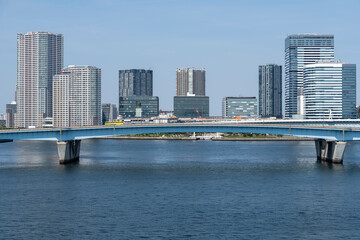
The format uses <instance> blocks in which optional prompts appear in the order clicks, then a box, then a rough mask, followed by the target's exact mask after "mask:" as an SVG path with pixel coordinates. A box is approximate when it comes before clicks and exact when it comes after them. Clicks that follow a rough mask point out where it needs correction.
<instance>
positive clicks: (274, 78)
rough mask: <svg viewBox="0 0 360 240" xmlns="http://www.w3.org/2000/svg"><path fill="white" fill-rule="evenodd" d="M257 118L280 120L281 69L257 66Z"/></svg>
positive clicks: (275, 66) (272, 66)
mask: <svg viewBox="0 0 360 240" xmlns="http://www.w3.org/2000/svg"><path fill="white" fill-rule="evenodd" d="M259 116H261V117H276V118H282V67H281V66H279V65H276V64H268V65H262V66H259Z"/></svg>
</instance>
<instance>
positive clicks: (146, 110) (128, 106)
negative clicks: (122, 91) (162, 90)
mask: <svg viewBox="0 0 360 240" xmlns="http://www.w3.org/2000/svg"><path fill="white" fill-rule="evenodd" d="M119 115H120V116H121V117H122V118H151V117H156V116H158V115H159V98H158V97H153V96H132V97H120V98H119Z"/></svg>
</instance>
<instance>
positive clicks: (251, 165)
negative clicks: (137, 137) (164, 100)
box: [0, 140, 360, 239]
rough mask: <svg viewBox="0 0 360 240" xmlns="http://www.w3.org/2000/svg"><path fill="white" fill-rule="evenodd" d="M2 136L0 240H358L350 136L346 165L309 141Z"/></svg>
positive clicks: (357, 169)
mask: <svg viewBox="0 0 360 240" xmlns="http://www.w3.org/2000/svg"><path fill="white" fill-rule="evenodd" d="M81 144H82V146H81V159H80V163H79V164H74V165H66V166H63V165H59V164H58V159H57V148H56V144H55V143H53V142H37V141H29V142H26V141H16V142H13V143H2V144H0V184H1V187H0V239H138V238H150V239H282V238H283V239H340V238H344V239H358V238H359V236H360V230H359V226H360V204H359V199H360V187H359V183H360V158H359V157H360V151H359V150H360V143H358V144H354V143H351V144H349V145H348V146H347V149H346V153H345V158H344V165H329V164H324V163H323V164H322V163H319V162H317V161H316V159H315V147H314V143H313V142H212V141H134V140H87V141H82V143H81Z"/></svg>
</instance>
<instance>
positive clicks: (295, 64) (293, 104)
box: [285, 34, 334, 118]
mask: <svg viewBox="0 0 360 240" xmlns="http://www.w3.org/2000/svg"><path fill="white" fill-rule="evenodd" d="M319 60H334V36H333V35H318V34H293V35H289V36H288V37H287V38H286V39H285V117H287V118H289V117H292V116H293V115H295V114H297V113H298V112H297V110H298V106H297V102H298V96H297V93H298V88H302V87H303V79H304V76H303V69H304V66H305V65H306V64H312V63H315V62H316V61H319ZM299 92H301V90H300V91H299Z"/></svg>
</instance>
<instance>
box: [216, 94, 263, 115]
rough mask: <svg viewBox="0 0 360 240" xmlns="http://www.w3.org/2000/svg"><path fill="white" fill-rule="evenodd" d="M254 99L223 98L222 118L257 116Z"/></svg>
mask: <svg viewBox="0 0 360 240" xmlns="http://www.w3.org/2000/svg"><path fill="white" fill-rule="evenodd" d="M257 107H258V104H257V99H256V97H225V98H223V114H222V115H223V118H235V117H242V118H243V117H245V118H254V117H257V116H258V113H257Z"/></svg>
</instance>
